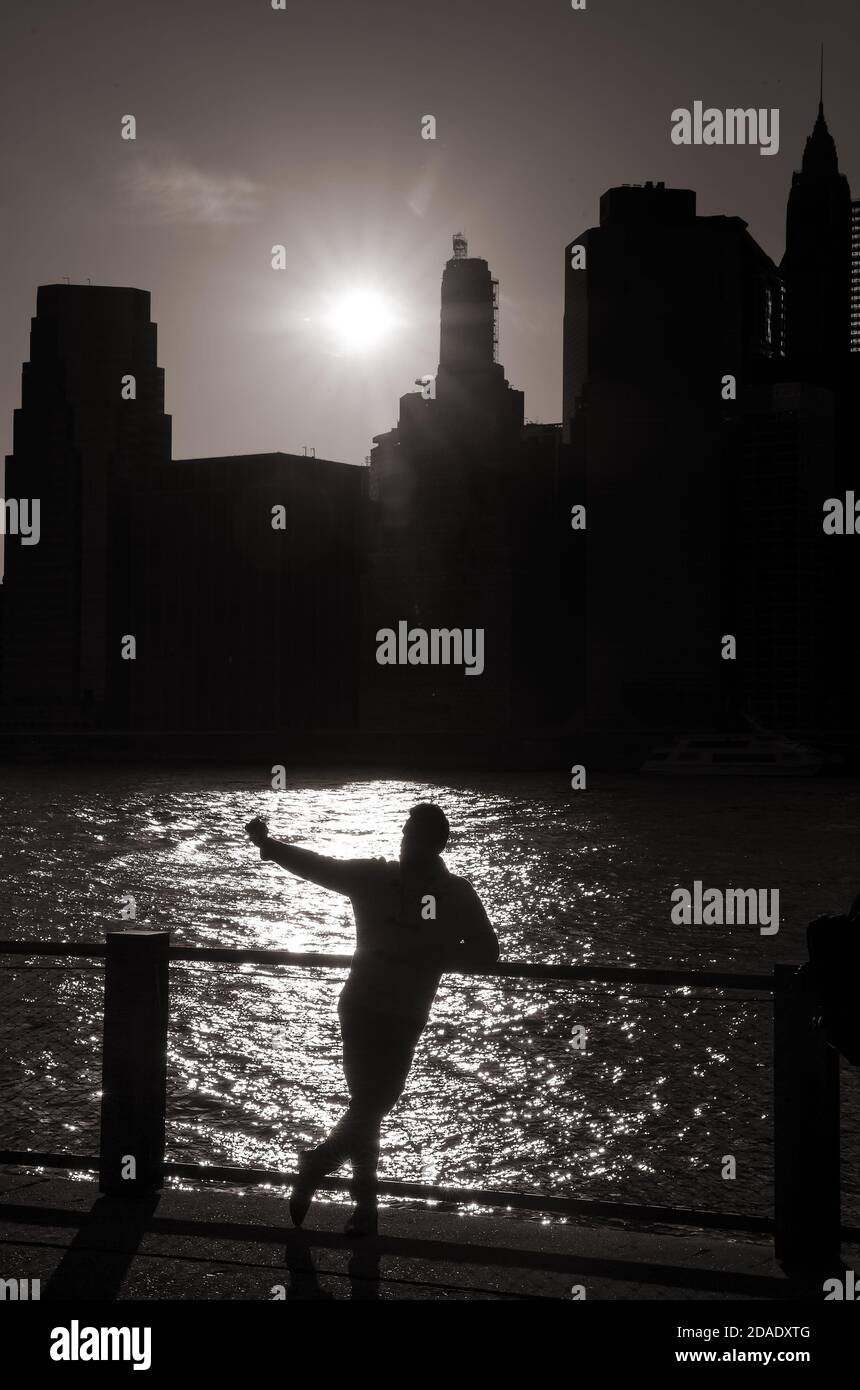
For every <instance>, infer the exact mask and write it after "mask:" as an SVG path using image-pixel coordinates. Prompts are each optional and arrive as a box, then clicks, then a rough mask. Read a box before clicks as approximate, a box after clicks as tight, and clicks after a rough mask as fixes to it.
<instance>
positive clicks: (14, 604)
mask: <svg viewBox="0 0 860 1390" xmlns="http://www.w3.org/2000/svg"><path fill="white" fill-rule="evenodd" d="M163 401H164V381H163V372H162V370H161V368H159V367H158V366H157V362H156V329H155V325H154V324H153V323H152V322H151V320H150V307H149V295H148V294H147V293H144V292H143V291H141V290H133V289H114V288H106V287H100V286H98V287H97V286H78V285H72V286H69V285H50V286H45V287H42V288H41V289H40V290H39V292H38V300H37V312H36V317H35V319H34V320H33V326H32V334H31V357H30V361H29V362H28V363H26V364H25V367H24V374H23V390H22V404H21V408H20V409H19V410H18V411H16V414H15V436H14V450H13V453H12V455H11V457H10V458H9V459H8V460H7V466H6V492H7V495H8V496H9V497H14V498H28V499H29V498H38V499H39V501H40V510H41V536H40V539H39V542H38V544H34V545H27V544H25V543H23V542H22V541H21V540H20V539H18V538H16V537H14V536H7V537H6V573H5V582H4V585H3V599H4V632H3V663H2V699H3V720H4V723H5V724H6V726H7V727H13V728H19V729H27V728H32V729H60V730H62V729H76V728H77V729H81V728H83V729H86V728H95V729H117V730H129V731H135V730H138V731H143V730H146V731H159V730H161V731H182V730H209V731H217V730H226V731H236V730H270V729H271V730H283V729H287V728H289V729H295V730H298V729H308V728H354V727H355V724H356V719H357V712H358V678H357V643H358V628H359V605H360V590H361V577H360V556H359V549H360V534H361V524H362V501H363V498H364V495H365V491H366V477H367V471H366V470H365V469H361V468H354V467H350V466H349V465H347V464H341V463H335V462H332V461H330V460H326V459H316V458H305V457H297V456H293V455H287V454H277V453H276V454H265V455H250V456H247V457H242V456H240V457H234V458H216V459H193V460H186V461H181V462H172V461H171V458H170V420H169V417H168V416H166V415H165V414H164V406H163Z"/></svg>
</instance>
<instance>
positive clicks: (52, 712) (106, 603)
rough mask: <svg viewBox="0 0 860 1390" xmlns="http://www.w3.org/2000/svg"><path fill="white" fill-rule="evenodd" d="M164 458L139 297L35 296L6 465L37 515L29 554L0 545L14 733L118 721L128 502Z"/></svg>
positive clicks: (161, 418)
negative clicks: (37, 531)
mask: <svg viewBox="0 0 860 1390" xmlns="http://www.w3.org/2000/svg"><path fill="white" fill-rule="evenodd" d="M130 378H133V381H131V380H130ZM169 458H170V418H169V416H167V415H165V413H164V374H163V372H162V370H161V368H160V367H159V366H158V365H157V360H156V328H155V325H154V324H153V323H152V321H151V319H150V304H149V294H148V293H146V292H144V291H143V290H135V289H114V288H104V287H101V286H90V285H44V286H42V287H41V288H40V289H39V291H38V297H37V302H36V317H35V318H34V319H33V321H32V328H31V334H30V360H29V362H27V363H25V365H24V370H23V383H22V392H21V407H20V409H18V410H16V412H15V423H14V443H13V452H12V454H11V456H10V457H9V458H7V460H6V494H7V497H14V498H28V499H33V498H38V499H39V503H40V515H41V527H40V530H41V534H40V539H39V542H38V544H35V545H27V544H24V543H23V542H22V540H21V539H19V538H16V537H14V536H10V535H7V537H6V548H5V577H4V585H3V588H4V595H5V609H6V612H5V624H4V640H3V661H2V695H3V701H4V706H5V710H6V717H7V719H8V720H11V721H12V722H13V723H15V724H16V725H18V726H20V727H27V726H30V725H33V726H39V727H52V726H60V727H62V726H67V725H80V726H84V727H86V726H89V725H94V724H98V723H102V722H104V721H105V719H108V720H109V719H111V718H112V717H113V716H114V715H115V714H117V713H118V714H121V713H122V705H123V698H124V696H123V689H124V672H123V670H122V658H121V644H122V638H123V636H124V635H125V634H127V633H128V632H129V628H128V626H127V618H126V614H127V611H128V604H129V599H130V587H129V586H130V582H131V575H132V572H133V563H132V557H133V553H134V548H135V545H136V525H135V519H134V509H133V506H132V505H130V503H131V499H132V497H133V495H134V491H135V489H136V487H137V486H138V485H139V483H140V480H141V479H142V478H144V477H145V476H147V475H148V474H150V473H152V472H154V471H155V470H157V469H158V468H160V467H162V466H163V465H164V464H166V463H167V461H168V460H169Z"/></svg>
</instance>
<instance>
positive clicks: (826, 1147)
mask: <svg viewBox="0 0 860 1390" xmlns="http://www.w3.org/2000/svg"><path fill="white" fill-rule="evenodd" d="M0 955H6V956H17V957H21V958H28V957H29V958H39V957H42V958H44V957H50V958H83V959H90V960H93V959H96V960H102V959H103V960H104V961H105V1000H104V1025H103V1036H104V1047H103V1055H102V1098H101V1124H100V1140H99V1154H98V1157H97V1158H96V1157H95V1156H93V1158H92V1159H87V1158H82V1157H80V1156H76V1155H71V1154H65V1153H53V1152H51V1153H48V1152H34V1151H30V1150H24V1149H2V1150H0V1163H6V1164H9V1163H13V1164H29V1165H31V1166H40V1167H60V1168H62V1167H65V1168H68V1169H70V1170H72V1169H89V1170H96V1169H97V1170H98V1173H99V1182H100V1186H101V1189H102V1190H103V1191H105V1192H108V1193H111V1194H112V1195H117V1196H135V1195H139V1194H140V1193H142V1192H151V1191H153V1190H154V1189H157V1188H159V1187H161V1186H162V1185H163V1182H164V1179H165V1178H166V1177H182V1178H186V1179H187V1178H193V1179H196V1180H200V1179H207V1180H215V1181H229V1182H234V1183H239V1184H248V1183H269V1184H281V1185H286V1184H289V1183H291V1182H292V1181H293V1179H294V1175H293V1174H291V1173H285V1172H281V1171H279V1170H272V1169H267V1168H244V1167H232V1166H224V1165H209V1164H194V1163H170V1162H167V1161H166V1160H165V1132H166V1111H167V1102H166V1069H167V1041H168V1006H169V967H170V963H171V962H175V961H203V962H207V963H217V962H221V963H224V964H233V965H248V964H257V965H266V966H272V965H283V966H290V967H298V968H300V969H308V968H314V969H319V968H322V969H324V970H343V969H345V968H348V967H349V966H350V965H351V963H352V957H351V956H350V955H332V954H327V953H319V952H292V951H279V950H254V949H250V950H249V949H245V948H232V947H215V948H210V947H187V946H171V945H170V933H169V932H168V931H161V930H149V929H129V928H120V929H117V930H112V931H108V933H107V940H106V942H105V943H104V944H101V943H95V942H92V943H78V944H66V943H57V942H37V941H12V942H0ZM455 973H457V974H459V975H464V976H480V977H502V978H505V977H507V978H515V979H526V980H542V981H554V982H557V983H576V982H589V983H593V982H603V983H608V984H614V985H617V986H629V985H637V986H638V985H642V984H652V985H663V986H673V985H674V986H678V985H682V986H696V987H706V988H714V989H732V990H741V991H746V990H752V991H764V992H766V993H769V994H771V995H772V996H773V1001H774V1032H773V1036H774V1054H773V1056H774V1062H773V1136H774V1213H773V1216H772V1217H766V1216H752V1215H747V1214H741V1213H731V1212H716V1211H709V1210H704V1209H699V1208H689V1207H684V1208H679V1207H669V1206H654V1205H643V1204H641V1203H627V1202H619V1201H602V1200H590V1199H578V1198H569V1197H561V1196H545V1195H542V1194H530V1193H518V1192H508V1191H500V1190H498V1189H483V1188H474V1187H467V1188H463V1187H443V1186H439V1185H435V1184H430V1183H417V1182H399V1181H389V1180H381V1181H380V1182H379V1184H378V1189H379V1192H380V1193H381V1194H383V1195H386V1196H392V1197H400V1198H403V1197H407V1198H425V1199H431V1200H437V1201H439V1200H441V1201H448V1202H454V1203H472V1204H478V1205H482V1206H492V1207H508V1208H515V1209H521V1210H528V1211H544V1212H551V1213H555V1214H558V1215H564V1216H576V1215H589V1216H595V1217H601V1216H612V1217H615V1218H619V1217H621V1218H629V1219H632V1220H636V1219H639V1220H646V1221H648V1220H657V1221H662V1222H667V1223H672V1224H684V1225H697V1226H709V1227H715V1228H723V1229H732V1230H749V1231H756V1232H766V1233H770V1234H773V1236H774V1239H775V1253H776V1256H777V1258H779V1259H781V1260H783V1261H792V1260H809V1259H818V1258H826V1259H830V1258H832V1257H834V1256H835V1255H838V1253H839V1249H840V1244H841V1239H842V1238H843V1237H844V1238H846V1239H856V1238H857V1237H858V1236H860V1231H857V1230H855V1229H854V1228H850V1227H843V1226H842V1225H841V1211H840V1148H839V1121H840V1114H839V1059H838V1055H837V1053H836V1052H834V1051H833V1049H832V1048H830V1047H829V1046H828V1045H827V1044H826V1042H825V1041H824V1039H823V1038H822V1036H821V1034H820V1033H819V1031H818V1029H817V1027H816V1026H815V1005H814V1000H813V999H812V998H811V997H810V995H809V993H808V987H807V985H806V983H805V976H804V975H803V974H802V973H801V972H799V970H798V968H797V967H795V966H790V965H778V966H776V967H775V968H774V971H773V973H772V974H752V973H746V974H743V973H732V972H727V971H692V970H676V969H649V968H645V969H640V968H637V967H616V966H591V965H589V966H567V965H541V964H533V963H531V962H528V961H502V962H499V963H498V964H496V965H494V966H492V967H490V968H485V969H481V970H469V969H464V970H460V971H457V972H455ZM130 1160H133V1161H130ZM320 1185H321V1186H322V1187H328V1188H330V1189H333V1190H342V1189H344V1188H347V1187H348V1182H347V1180H346V1179H342V1178H337V1177H334V1176H332V1177H329V1178H326V1179H325V1180H324V1182H323V1183H321V1184H320Z"/></svg>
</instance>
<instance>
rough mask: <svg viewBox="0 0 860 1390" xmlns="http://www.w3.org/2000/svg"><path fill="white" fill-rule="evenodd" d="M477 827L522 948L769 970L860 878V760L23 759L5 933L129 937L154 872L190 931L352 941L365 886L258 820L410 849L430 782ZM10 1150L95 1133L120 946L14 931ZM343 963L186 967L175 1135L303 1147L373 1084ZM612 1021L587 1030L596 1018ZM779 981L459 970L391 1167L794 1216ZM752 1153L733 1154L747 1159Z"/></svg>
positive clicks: (849, 1194) (849, 1079)
mask: <svg viewBox="0 0 860 1390" xmlns="http://www.w3.org/2000/svg"><path fill="white" fill-rule="evenodd" d="M428 799H432V800H435V801H438V802H440V803H441V804H442V806H443V807H444V808H445V810H446V812H447V814H448V816H449V819H450V821H451V825H452V839H451V843H450V846H449V850H448V853H447V854H446V860H447V863H448V866H449V868H451V869H452V870H453V871H454V872H455V873H459V874H463V875H465V876H466V877H467V878H469V879H470V880H471V882H472V883H473V884H474V886H475V888H476V889H477V891H478V892H479V894H480V895H481V898H482V899H483V901H484V903H485V905H486V907H487V910H488V912H489V914H490V917H491V919H492V921H493V923H494V925H495V927H496V930H497V932H498V934H499V938H500V941H501V946H502V955H503V957H504V958H507V959H516V960H524V961H535V962H537V961H544V962H565V963H571V964H585V963H593V964H600V965H625V966H652V967H653V966H656V967H669V966H673V967H683V968H689V969H715V968H716V969H726V970H737V971H756V972H758V971H763V972H769V971H770V970H771V968H772V966H773V965H774V964H775V963H778V962H781V961H799V960H802V959H804V958H805V943H804V933H805V927H806V923H807V922H808V920H809V919H810V918H811V917H812V916H815V915H816V914H818V913H819V912H825V911H842V910H844V909H845V907H846V906H847V904H848V903H849V902H850V900H851V898H852V897H853V895H854V894H855V893H856V891H857V889H858V886H860V858H858V854H857V850H858V836H857V826H858V811H860V784H857V783H855V782H853V781H852V782H848V781H843V780H840V781H836V780H833V781H827V780H819V779H797V780H785V781H781V780H776V779H775V780H768V781H761V782H759V781H756V780H755V779H738V780H737V781H727V780H723V779H719V780H715V781H707V780H704V779H702V780H686V779H669V780H661V779H656V778H654V779H651V778H645V777H634V776H630V777H619V776H607V777H606V778H600V777H594V778H592V781H591V786H590V789H589V790H588V791H585V792H574V791H571V790H570V789H569V787H568V784H567V779H566V778H565V777H563V776H559V777H558V778H553V777H549V776H529V777H523V776H510V777H494V778H486V777H481V778H480V779H470V780H469V781H465V780H464V781H459V780H457V779H448V778H446V779H444V780H443V779H440V780H439V781H438V782H434V783H424V782H417V781H410V780H404V779H400V778H396V777H394V778H389V777H386V778H380V777H378V776H369V775H368V776H362V775H355V774H352V773H350V774H349V775H346V774H345V775H341V776H338V775H335V774H333V773H320V772H307V773H303V772H295V771H293V772H291V773H290V775H289V785H288V788H287V789H286V790H284V791H280V792H273V791H271V790H270V789H269V783H268V779H267V777H266V776H265V775H261V774H260V773H259V772H258V771H257V770H254V771H249V770H236V769H230V770H228V771H221V772H216V771H213V770H211V769H205V770H194V771H184V770H183V771H177V770H175V769H169V770H163V771H161V770H153V769H151V768H145V769H140V770H133V769H126V770H122V771H115V770H108V769H102V768H97V767H94V768H86V769H79V768H75V769H61V770H59V771H51V770H48V769H45V768H16V769H11V770H10V769H4V770H3V771H2V773H0V803H2V805H0V811H2V826H3V836H2V855H0V935H2V937H4V938H7V939H38V940H57V941H67V942H75V941H93V940H100V939H102V938H103V933H104V930H105V928H106V927H107V926H108V925H112V924H114V923H115V922H116V921H117V920H118V918H119V916H120V911H121V909H122V907H123V904H124V902H125V901H126V900H127V899H128V898H129V897H133V898H134V901H135V906H136V919H137V922H138V924H139V925H152V926H158V927H169V928H170V930H171V932H172V933H173V936H172V940H173V941H174V943H175V944H186V945H196V946H215V945H221V946H225V945H226V946H246V947H250V946H253V947H276V948H281V949H283V948H287V949H290V950H295V951H330V952H332V953H338V952H349V951H350V950H351V949H352V946H353V943H354V928H353V921H352V911H351V907H350V904H349V901H348V900H347V899H346V898H344V897H341V896H340V895H338V894H334V893H331V892H328V891H326V890H325V889H322V888H317V887H315V886H314V885H312V884H307V883H303V882H302V881H301V880H298V879H295V878H293V877H291V876H290V875H288V874H285V873H284V872H283V871H282V870H280V869H278V868H277V867H276V866H274V865H272V864H269V863H263V862H261V861H260V859H259V857H258V855H257V853H256V851H255V850H254V848H253V847H252V846H251V845H250V843H249V841H248V840H247V838H246V836H245V834H244V830H243V827H244V825H245V822H246V821H247V820H249V819H250V817H251V816H253V815H264V816H266V817H267V818H268V820H269V824H270V831H271V833H272V834H273V835H275V836H276V837H279V838H282V839H289V840H291V841H294V842H296V843H298V844H301V845H305V846H307V847H310V848H313V849H316V850H319V851H320V852H321V853H324V854H331V855H335V856H339V857H362V858H363V857H368V856H374V855H383V856H385V857H386V858H395V857H396V855H397V850H398V844H399V839H400V830H401V827H402V824H403V821H404V819H405V816H406V813H407V811H408V809H409V807H410V806H411V805H413V804H414V803H415V802H416V801H419V800H428ZM694 879H700V880H702V881H703V882H704V884H705V886H706V887H708V886H713V887H720V888H727V887H742V888H750V887H754V888H765V889H778V890H779V893H780V930H779V932H778V933H777V934H776V935H774V936H762V935H761V934H760V933H759V931H758V928H757V927H755V926H750V925H745V926H744V925H735V926H723V927H706V926H692V927H679V926H677V925H674V924H673V923H672V921H671V916H670V912H671V900H670V895H671V892H672V890H673V888H675V887H677V886H685V887H689V888H692V884H693V881H694ZM0 967H2V971H3V973H2V975H0V1041H2V1048H3V1054H4V1056H3V1063H2V1066H3V1071H2V1083H3V1090H4V1096H5V1100H4V1105H3V1118H2V1121H0V1142H2V1145H3V1147H10V1148H12V1147H14V1148H30V1149H39V1150H52V1149H53V1150H56V1149H62V1150H64V1151H66V1152H76V1153H82V1154H92V1153H93V1152H94V1151H95V1146H96V1144H97V1122H98V1106H99V1088H100V1066H101V1051H100V1050H101V1009H102V997H103V972H102V971H101V970H100V969H99V967H98V966H97V965H95V964H93V963H83V962H73V963H71V966H70V965H69V964H64V963H58V964H57V966H55V967H52V966H51V965H50V964H49V963H40V964H36V965H32V966H31V965H22V964H21V963H20V962H16V961H14V960H13V959H12V958H10V957H0ZM344 978H345V974H344V972H343V971H341V970H338V971H325V970H321V969H312V970H299V969H297V968H293V967H288V968H282V967H264V968H261V967H257V966H242V967H238V968H237V967H235V966H230V965H220V964H219V965H211V964H197V963H180V964H177V965H175V966H172V967H171V1027H170V1057H169V1079H168V1087H169V1090H168V1157H169V1158H171V1159H173V1160H176V1161H180V1160H181V1161H196V1162H206V1163H230V1164H243V1165H249V1166H255V1167H266V1168H279V1169H289V1168H290V1167H292V1165H293V1162H294V1160H295V1156H296V1151H297V1149H299V1148H303V1147H305V1146H306V1145H307V1144H309V1143H314V1142H318V1141H319V1139H320V1138H321V1137H322V1136H323V1134H324V1132H325V1130H326V1129H327V1128H328V1126H329V1125H330V1124H331V1123H332V1122H333V1121H334V1120H335V1118H336V1117H337V1116H338V1114H339V1113H340V1112H341V1110H342V1109H343V1107H344V1105H345V1103H346V1091H345V1085H344V1081H343V1076H342V1073H341V1070H340V1055H339V1037H338V1032H337V1020H336V1014H335V1005H336V1001H337V995H338V992H339V990H340V988H341V985H342V983H343V980H344ZM577 1026H579V1027H584V1028H585V1029H586V1045H585V1048H584V1050H582V1049H579V1048H578V1047H577V1035H576V1034H575V1032H574V1029H575V1028H576V1027H577ZM771 1085H772V1058H771V1003H770V997H769V995H768V994H767V992H764V991H762V992H754V993H749V992H746V993H739V992H737V993H736V992H733V991H732V992H729V991H714V990H702V989H696V988H693V987H683V988H671V989H666V988H663V987H661V986H654V985H643V986H636V987H634V986H621V987H618V986H612V985H606V984H590V983H586V984H574V985H562V984H554V983H544V982H532V981H518V980H507V979H505V980H486V979H484V980H478V979H458V978H455V977H451V976H448V977H446V978H445V980H444V981H443V985H442V988H441V989H440V991H439V995H438V996H437V1000H436V1004H435V1006H434V1009H433V1014H432V1017H431V1021H430V1024H429V1025H428V1028H427V1030H426V1032H425V1035H424V1037H423V1039H422V1042H421V1044H420V1046H419V1050H418V1053H417V1055H416V1063H415V1067H414V1069H413V1073H412V1076H411V1078H410V1082H409V1084H408V1087H407V1090H406V1093H405V1095H404V1097H403V1099H402V1100H401V1102H400V1103H399V1105H398V1106H397V1108H396V1109H395V1110H394V1111H393V1112H392V1114H391V1116H390V1117H389V1118H388V1121H387V1122H386V1126H385V1129H384V1132H383V1156H382V1164H381V1171H382V1172H383V1174H384V1175H386V1176H389V1177H397V1178H409V1179H414V1180H419V1181H431V1182H441V1183H453V1184H461V1185H470V1186H476V1187H492V1188H497V1189H498V1188H501V1189H514V1190H519V1191H532V1192H544V1193H557V1194H559V1195H562V1194H563V1195H571V1196H587V1197H599V1198H603V1199H607V1200H608V1199H613V1198H614V1199H617V1200H623V1201H642V1202H649V1203H651V1202H653V1203H657V1204H664V1205H669V1204H671V1205H673V1206H697V1207H705V1208H709V1209H721V1210H734V1211H743V1212H761V1213H763V1214H765V1213H767V1212H768V1210H769V1204H770V1202H771V1200H772V1176H771V1169H772V1139H771V1119H770V1116H771ZM858 1100H860V1094H859V1093H858V1086H857V1079H856V1069H851V1068H848V1067H847V1066H846V1067H843V1123H844V1153H843V1194H844V1196H843V1207H844V1213H845V1219H851V1220H857V1218H858V1215H860V1181H858V1174H860V1163H858V1154H860V1140H858V1111H860V1106H858ZM728 1155H732V1156H733V1157H734V1158H735V1159H736V1164H737V1176H736V1178H735V1179H734V1180H726V1179H724V1178H723V1177H722V1173H723V1171H724V1168H725V1164H724V1159H725V1157H726V1156H728Z"/></svg>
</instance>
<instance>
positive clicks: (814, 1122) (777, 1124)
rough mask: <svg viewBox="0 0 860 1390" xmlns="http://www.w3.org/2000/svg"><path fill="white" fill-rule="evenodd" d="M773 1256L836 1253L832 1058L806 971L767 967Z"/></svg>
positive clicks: (830, 1256) (813, 1257) (835, 1061)
mask: <svg viewBox="0 0 860 1390" xmlns="http://www.w3.org/2000/svg"><path fill="white" fill-rule="evenodd" d="M773 1007H774V1019H773V1022H774V1030H773V1083H774V1098H773V1100H774V1104H773V1121H774V1145H773V1159H774V1218H775V1225H776V1238H775V1254H776V1258H777V1259H778V1260H781V1261H783V1262H785V1263H791V1262H795V1261H796V1262H799V1263H804V1264H809V1263H817V1262H819V1261H830V1260H834V1259H838V1257H839V1253H840V1224H841V1210H840V1174H839V1056H838V1054H837V1053H836V1052H835V1051H834V1050H833V1048H832V1047H828V1045H827V1043H826V1042H825V1041H824V1038H823V1037H822V1036H821V1033H820V1032H819V1030H818V1028H816V1027H815V1022H814V1020H815V1010H814V999H813V997H812V995H811V992H810V988H809V984H808V982H807V975H806V973H805V972H804V973H801V972H800V971H799V970H798V968H797V967H796V966H793V965H777V966H775V967H774V991H773Z"/></svg>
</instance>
